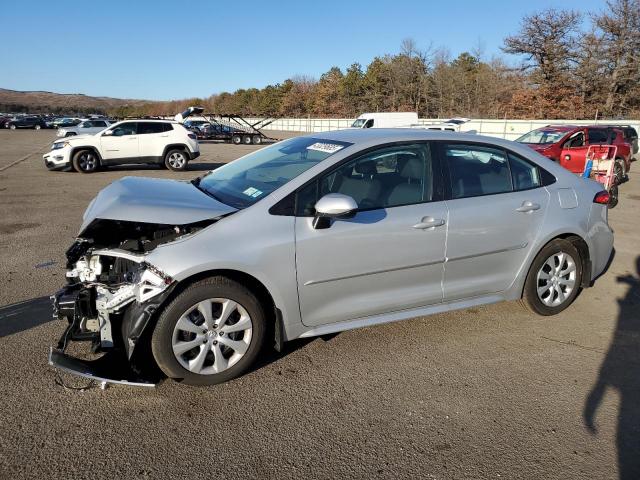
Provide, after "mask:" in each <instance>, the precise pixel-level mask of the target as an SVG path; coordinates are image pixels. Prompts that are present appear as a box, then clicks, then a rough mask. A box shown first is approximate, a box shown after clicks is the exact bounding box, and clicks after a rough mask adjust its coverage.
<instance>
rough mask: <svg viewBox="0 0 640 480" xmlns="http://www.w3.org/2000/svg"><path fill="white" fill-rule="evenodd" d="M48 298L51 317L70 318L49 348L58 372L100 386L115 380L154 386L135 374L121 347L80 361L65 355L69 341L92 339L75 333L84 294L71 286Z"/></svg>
mask: <svg viewBox="0 0 640 480" xmlns="http://www.w3.org/2000/svg"><path fill="white" fill-rule="evenodd" d="M51 298H52V301H53V311H54V314H53V316H54V317H55V318H67V319H69V325H68V326H67V328H66V329H65V331H64V333H63V334H62V337H60V340H59V341H58V345H57V347H50V348H49V359H48V360H49V365H51V366H52V367H54V368H56V369H58V370H60V371H63V372H66V373H70V374H72V375H77V376H80V377H83V378H87V379H90V380H94V381H95V382H99V383H101V384H103V385H104V384H107V383H114V384H121V385H131V386H137V387H155V386H156V383H155V382H152V381H148V380H144V379H140V378H139V377H138V376H137V375H136V373H135V372H134V371H133V370H132V368H131V364H130V363H129V361H128V359H127V356H126V354H125V353H124V352H123V351H122V350H121V349H113V350H109V351H107V352H106V353H105V354H104V355H102V356H101V357H99V358H97V359H95V360H82V359H79V358H75V357H72V356H70V355H67V354H66V353H65V350H66V347H67V345H68V344H69V342H70V341H71V340H91V337H90V336H87V337H85V336H84V334H80V335H78V333H77V325H78V323H79V321H80V318H81V317H82V313H83V312H84V313H86V309H87V298H86V295H83V290H78V289H70V288H65V289H62V290H61V291H60V292H58V293H57V294H56V295H54V296H53V297H51Z"/></svg>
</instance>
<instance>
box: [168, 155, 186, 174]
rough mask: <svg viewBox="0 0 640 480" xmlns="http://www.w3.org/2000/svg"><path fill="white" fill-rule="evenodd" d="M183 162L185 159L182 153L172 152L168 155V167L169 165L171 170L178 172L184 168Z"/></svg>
mask: <svg viewBox="0 0 640 480" xmlns="http://www.w3.org/2000/svg"><path fill="white" fill-rule="evenodd" d="M185 162H186V159H185V156H184V154H183V153H180V152H174V153H172V154H171V155H169V165H171V168H175V169H177V170H180V169H182V168H183V167H184V164H185Z"/></svg>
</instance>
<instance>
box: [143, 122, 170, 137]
mask: <svg viewBox="0 0 640 480" xmlns="http://www.w3.org/2000/svg"><path fill="white" fill-rule="evenodd" d="M164 131H165V130H164V127H163V124H162V123H159V122H138V135H148V134H151V133H162V132H164Z"/></svg>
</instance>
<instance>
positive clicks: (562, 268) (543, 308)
mask: <svg viewBox="0 0 640 480" xmlns="http://www.w3.org/2000/svg"><path fill="white" fill-rule="evenodd" d="M582 275H583V272H582V260H581V258H580V253H579V252H578V249H577V248H576V247H575V246H574V245H573V243H571V242H570V241H569V240H564V239H561V238H557V239H555V240H552V241H551V242H549V243H548V244H547V245H546V246H545V247H544V248H543V249H542V250H541V251H540V253H538V255H537V256H536V258H535V259H534V260H533V263H532V264H531V268H530V269H529V274H528V275H527V279H526V281H525V285H524V292H523V296H522V299H523V301H524V304H525V306H526V307H528V308H529V309H530V310H532V311H533V312H535V313H537V314H539V315H556V314H557V313H560V312H561V311H563V310H564V309H565V308H567V307H568V306H569V305H571V303H573V301H574V300H575V298H576V296H577V295H578V293H579V291H580V286H581V285H582Z"/></svg>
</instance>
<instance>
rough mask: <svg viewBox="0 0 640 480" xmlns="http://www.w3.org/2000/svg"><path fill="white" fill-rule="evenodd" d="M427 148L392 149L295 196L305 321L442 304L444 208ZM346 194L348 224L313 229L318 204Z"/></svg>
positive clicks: (370, 155) (367, 156)
mask: <svg viewBox="0 0 640 480" xmlns="http://www.w3.org/2000/svg"><path fill="white" fill-rule="evenodd" d="M439 171H440V170H439V168H438V167H437V162H436V161H435V157H434V156H432V155H431V150H430V145H429V144H427V143H421V144H411V145H402V146H398V145H396V146H389V147H385V148H381V149H379V150H375V151H373V152H369V153H367V154H364V155H363V156H361V157H358V158H356V159H354V160H351V161H349V162H348V163H346V164H343V165H341V166H339V167H337V168H335V169H333V170H332V171H331V172H330V173H327V174H324V175H321V176H320V177H319V178H318V179H317V180H316V181H315V182H313V183H312V184H310V185H308V186H307V187H305V188H304V189H302V190H301V191H300V192H299V194H298V199H297V205H298V212H297V215H298V216H297V218H296V226H295V230H296V266H297V279H298V294H299V300H300V310H301V314H302V321H303V323H304V324H305V325H307V326H318V325H323V324H329V323H334V322H339V321H342V320H351V319H356V318H361V317H367V316H371V315H376V314H381V313H388V312H393V311H398V310H403V309H409V308H414V307H419V306H424V305H429V304H434V303H439V302H442V274H443V262H444V254H445V241H446V229H447V221H448V218H447V207H446V204H445V202H444V201H442V200H441V199H442V192H441V182H440V174H439ZM327 193H342V194H345V195H349V196H351V197H352V198H354V200H356V202H357V203H358V206H359V211H358V212H357V214H356V215H355V217H353V218H351V219H342V220H334V221H332V224H331V225H330V226H329V228H321V229H316V228H314V227H313V225H312V223H313V217H312V215H313V213H314V212H313V205H314V204H315V202H316V201H317V199H319V198H320V197H322V196H323V195H325V194H327Z"/></svg>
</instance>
